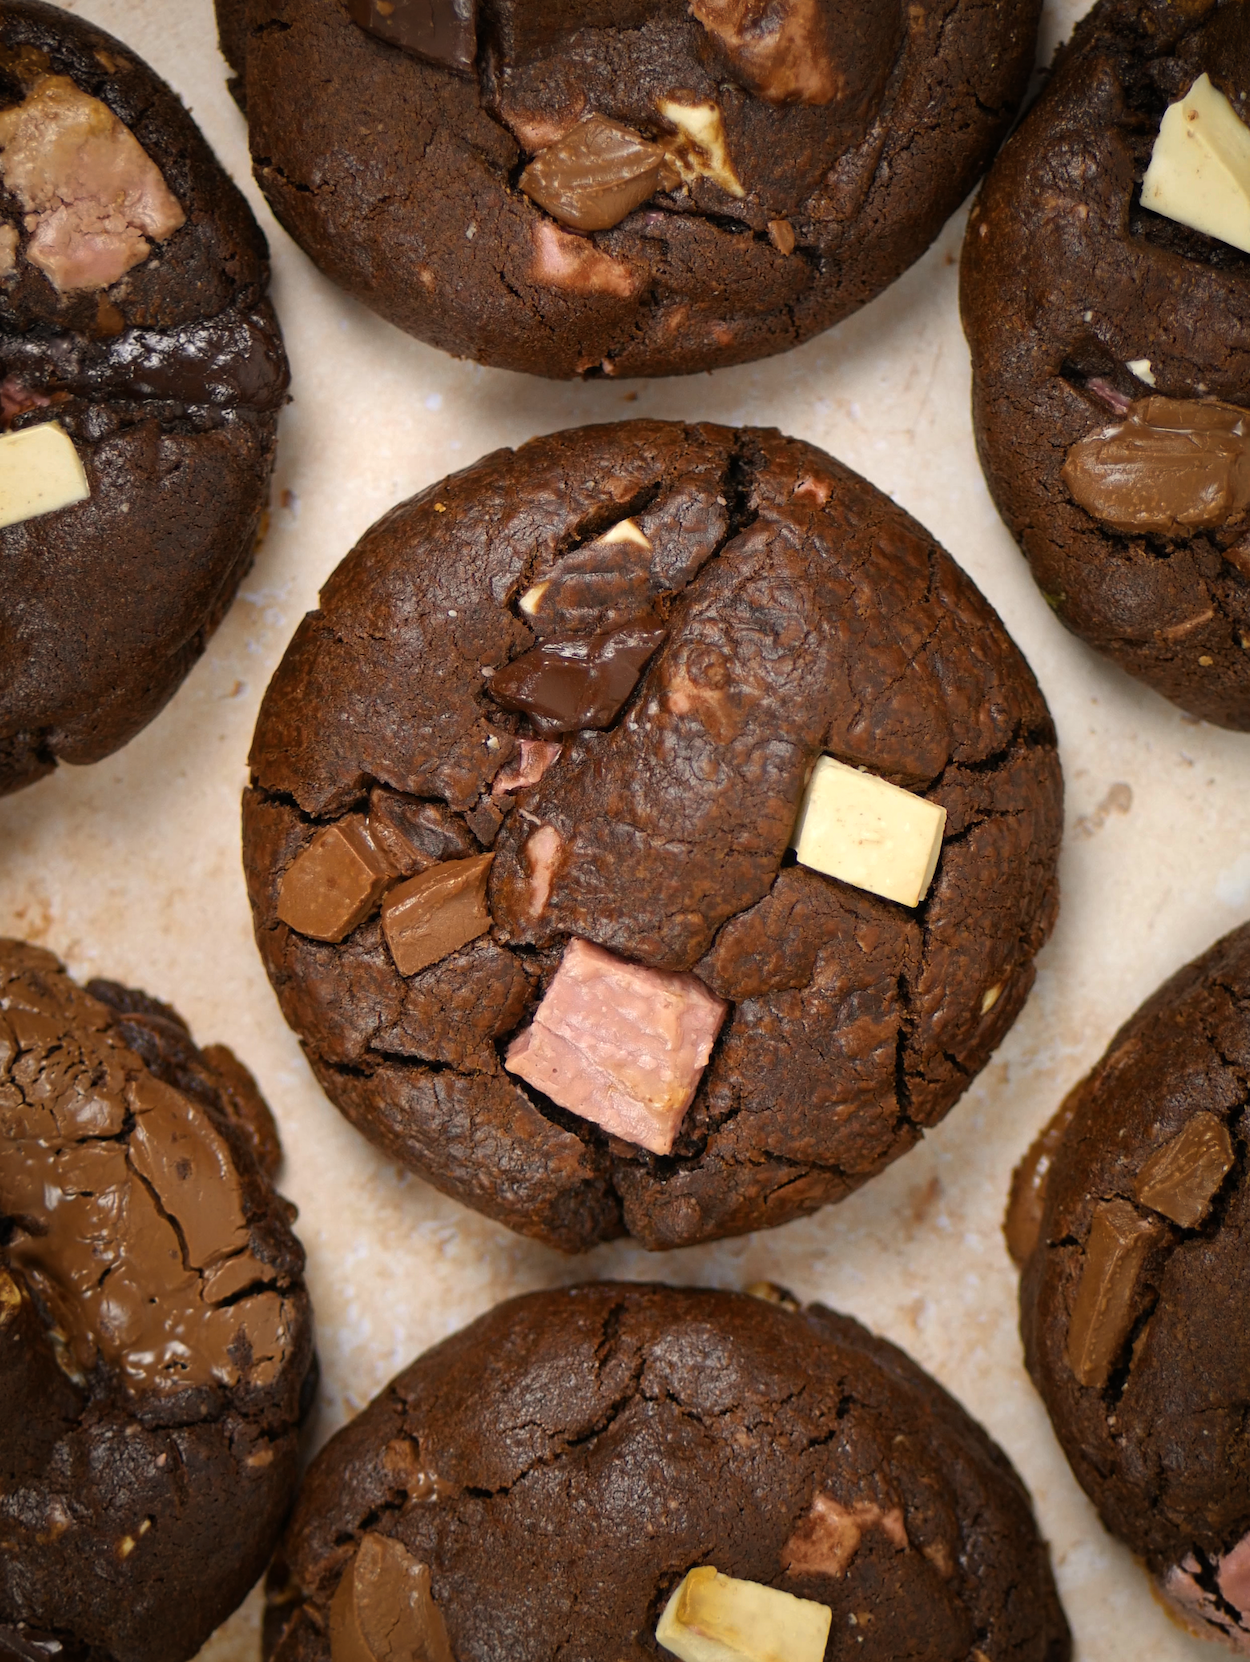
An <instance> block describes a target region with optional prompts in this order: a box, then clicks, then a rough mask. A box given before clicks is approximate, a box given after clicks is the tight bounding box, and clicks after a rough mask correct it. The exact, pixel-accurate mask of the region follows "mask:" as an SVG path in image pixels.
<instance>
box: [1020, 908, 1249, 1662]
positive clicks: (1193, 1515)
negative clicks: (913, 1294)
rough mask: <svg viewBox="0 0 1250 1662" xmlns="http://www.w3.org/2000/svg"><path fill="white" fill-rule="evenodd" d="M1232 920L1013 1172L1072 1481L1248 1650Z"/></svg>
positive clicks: (1244, 1243) (1238, 1031)
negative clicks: (1229, 931)
mask: <svg viewBox="0 0 1250 1662" xmlns="http://www.w3.org/2000/svg"><path fill="white" fill-rule="evenodd" d="M1248 1132H1250V925H1246V926H1245V927H1244V928H1242V929H1239V930H1236V931H1235V932H1234V933H1233V934H1231V935H1228V936H1226V937H1225V938H1224V939H1223V940H1222V941H1220V942H1218V943H1217V944H1216V945H1215V946H1214V947H1212V949H1211V950H1210V951H1209V952H1208V953H1206V954H1205V955H1204V956H1203V957H1201V958H1199V959H1198V960H1197V961H1196V962H1195V963H1192V964H1189V965H1188V966H1187V967H1186V968H1185V969H1183V970H1181V971H1180V973H1179V974H1177V975H1175V976H1173V977H1172V979H1171V980H1170V981H1169V982H1167V983H1166V985H1165V986H1163V987H1162V988H1161V989H1160V990H1159V991H1158V992H1157V993H1156V994H1155V995H1154V997H1153V998H1151V999H1150V1000H1149V1001H1148V1002H1147V1003H1146V1004H1144V1005H1143V1006H1142V1008H1141V1009H1140V1010H1139V1011H1138V1012H1137V1014H1136V1015H1135V1016H1133V1018H1132V1019H1131V1020H1130V1021H1128V1022H1127V1023H1126V1024H1125V1025H1124V1027H1122V1028H1121V1029H1120V1031H1119V1033H1117V1034H1116V1036H1115V1038H1114V1039H1113V1040H1112V1042H1111V1047H1110V1049H1109V1050H1108V1051H1107V1054H1106V1056H1104V1057H1103V1059H1102V1061H1101V1062H1100V1063H1099V1064H1098V1066H1097V1067H1096V1068H1095V1069H1094V1071H1093V1072H1092V1073H1091V1074H1090V1075H1089V1077H1088V1078H1086V1079H1085V1080H1083V1081H1082V1082H1081V1084H1080V1085H1078V1086H1077V1087H1076V1089H1075V1090H1074V1091H1073V1092H1072V1094H1071V1095H1070V1096H1069V1097H1068V1099H1067V1100H1066V1102H1065V1103H1064V1104H1063V1107H1062V1108H1061V1109H1060V1111H1059V1114H1058V1115H1057V1117H1056V1118H1055V1120H1054V1121H1053V1122H1052V1123H1051V1125H1050V1126H1049V1127H1047V1129H1046V1131H1045V1132H1044V1133H1043V1135H1042V1137H1041V1138H1040V1139H1039V1140H1038V1142H1037V1143H1036V1144H1035V1145H1034V1147H1033V1149H1032V1150H1031V1151H1030V1153H1029V1155H1028V1157H1027V1158H1026V1159H1025V1161H1024V1163H1023V1164H1022V1165H1021V1167H1020V1168H1019V1170H1018V1171H1017V1173H1016V1176H1015V1181H1014V1184H1013V1190H1012V1203H1011V1210H1010V1212H1009V1214H1008V1220H1007V1238H1008V1244H1009V1245H1010V1247H1011V1250H1012V1255H1013V1256H1014V1257H1015V1259H1016V1261H1017V1262H1018V1263H1019V1264H1021V1265H1022V1267H1023V1278H1022V1280H1021V1285H1020V1326H1021V1332H1022V1334H1023V1336H1024V1347H1025V1358H1026V1361H1027V1363H1028V1367H1029V1372H1030V1373H1031V1374H1032V1376H1033V1379H1034V1381H1035V1383H1036V1384H1037V1387H1038V1389H1039V1390H1040V1391H1041V1393H1042V1396H1043V1398H1044V1399H1045V1402H1046V1407H1047V1409H1048V1410H1049V1412H1050V1417H1051V1420H1052V1421H1053V1423H1054V1427H1055V1431H1056V1434H1057V1435H1058V1437H1059V1441H1060V1442H1061V1443H1062V1445H1063V1449H1064V1452H1065V1454H1066V1455H1067V1457H1068V1460H1069V1461H1070V1462H1071V1465H1072V1469H1073V1471H1074V1472H1075V1473H1076V1476H1077V1479H1078V1481H1079V1482H1080V1484H1081V1486H1082V1488H1084V1489H1085V1491H1086V1493H1087V1494H1088V1495H1089V1496H1090V1498H1091V1499H1092V1500H1093V1502H1094V1504H1095V1506H1097V1508H1098V1511H1099V1514H1100V1516H1101V1517H1102V1520H1103V1522H1104V1523H1105V1524H1106V1526H1107V1528H1108V1529H1109V1530H1111V1532H1112V1533H1113V1534H1114V1535H1117V1536H1118V1537H1119V1538H1120V1539H1121V1540H1122V1541H1126V1542H1127V1543H1128V1545H1129V1546H1130V1547H1131V1548H1132V1549H1133V1551H1134V1552H1136V1553H1139V1554H1140V1555H1141V1557H1142V1558H1143V1559H1144V1560H1145V1562H1146V1565H1147V1567H1148V1569H1149V1570H1150V1572H1151V1574H1152V1575H1153V1576H1154V1577H1155V1578H1156V1580H1157V1582H1158V1584H1159V1586H1160V1587H1161V1589H1162V1591H1163V1593H1164V1595H1165V1597H1166V1598H1167V1599H1168V1601H1169V1602H1170V1603H1171V1604H1172V1606H1173V1607H1174V1608H1175V1609H1176V1610H1177V1612H1178V1613H1179V1614H1180V1616H1181V1617H1182V1619H1183V1620H1184V1621H1185V1622H1186V1623H1187V1625H1189V1626H1191V1627H1192V1628H1193V1629H1194V1631H1195V1632H1198V1633H1200V1634H1202V1635H1203V1636H1204V1637H1206V1638H1218V1639H1223V1640H1224V1641H1225V1642H1226V1643H1228V1644H1230V1645H1231V1646H1232V1648H1233V1649H1234V1650H1237V1651H1239V1652H1240V1653H1241V1654H1242V1655H1250V1453H1248V1452H1247V1449H1246V1440H1245V1425H1246V1418H1247V1414H1248V1413H1250V1368H1248V1366H1247V1337H1246V1333H1247V1324H1246V1311H1247V1297H1246V1287H1247V1285H1248V1284H1250V1184H1248V1183H1247V1175H1246V1139H1247V1134H1248Z"/></svg>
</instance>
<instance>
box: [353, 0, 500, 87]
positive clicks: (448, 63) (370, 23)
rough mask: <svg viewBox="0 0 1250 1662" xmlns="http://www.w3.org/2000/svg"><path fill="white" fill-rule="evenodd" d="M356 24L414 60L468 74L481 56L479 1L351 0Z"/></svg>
mask: <svg viewBox="0 0 1250 1662" xmlns="http://www.w3.org/2000/svg"><path fill="white" fill-rule="evenodd" d="M351 16H352V22H353V23H358V24H359V25H360V27H361V28H362V29H366V30H368V32H369V33H370V34H371V35H376V36H377V37H378V39H379V40H384V41H387V42H388V43H389V44H390V45H391V46H398V47H399V48H400V50H401V51H403V52H411V53H412V54H413V56H414V57H418V58H425V59H427V60H428V61H429V62H430V63H437V64H443V65H444V66H445V67H446V68H448V69H459V70H463V71H465V72H466V73H467V72H468V71H470V70H472V68H473V60H474V58H475V56H476V54H477V5H476V0H351Z"/></svg>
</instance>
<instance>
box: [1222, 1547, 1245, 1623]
mask: <svg viewBox="0 0 1250 1662" xmlns="http://www.w3.org/2000/svg"><path fill="white" fill-rule="evenodd" d="M1216 1580H1217V1581H1218V1582H1219V1584H1220V1592H1221V1593H1222V1594H1223V1596H1224V1597H1225V1598H1226V1599H1227V1600H1228V1602H1229V1603H1230V1604H1231V1605H1232V1606H1233V1607H1234V1608H1235V1609H1237V1610H1240V1611H1241V1614H1242V1617H1243V1618H1244V1619H1246V1620H1248V1621H1250V1535H1243V1536H1242V1538H1241V1540H1240V1541H1238V1543H1237V1545H1236V1546H1235V1547H1233V1549H1232V1550H1231V1551H1230V1552H1226V1553H1225V1554H1224V1556H1223V1558H1221V1559H1220V1568H1219V1573H1218V1575H1217V1576H1216Z"/></svg>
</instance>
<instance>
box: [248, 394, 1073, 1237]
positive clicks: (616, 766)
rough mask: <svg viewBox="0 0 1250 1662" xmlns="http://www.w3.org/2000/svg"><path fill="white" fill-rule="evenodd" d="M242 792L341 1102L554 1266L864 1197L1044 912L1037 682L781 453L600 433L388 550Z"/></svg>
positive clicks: (498, 460)
mask: <svg viewBox="0 0 1250 1662" xmlns="http://www.w3.org/2000/svg"><path fill="white" fill-rule="evenodd" d="M251 766H252V773H253V782H252V786H251V788H250V790H249V791H248V792H247V794H246V797H245V803H244V864H245V868H246V871H247V877H248V884H249V891H250V895H251V901H252V908H253V918H254V924H255V930H256V938H257V941H258V943H259V946H260V950H261V953H262V956H263V957H264V960H265V964H266V968H267V969H268V971H269V975H270V977H271V979H272V981H273V984H274V987H275V988H276V990H277V993H278V997H279V999H280V1001H281V1004H282V1008H283V1012H284V1014H285V1015H286V1018H287V1020H288V1021H289V1022H290V1023H291V1025H292V1026H293V1027H294V1028H295V1030H296V1031H297V1032H298V1033H299V1035H300V1037H301V1039H302V1041H303V1043H304V1046H305V1049H306V1051H307V1053H308V1056H309V1059H310V1061H311V1063H312V1066H313V1068H314V1070H315V1071H316V1073H317V1077H318V1079H319V1080H320V1082H321V1084H322V1086H323V1087H324V1089H325V1090H326V1092H327V1094H328V1095H329V1096H330V1098H331V1099H332V1100H333V1101H334V1102H335V1103H336V1104H337V1106H338V1107H339V1108H340V1109H341V1110H342V1111H343V1113H345V1114H346V1115H347V1117H348V1118H349V1119H350V1120H351V1121H352V1122H353V1123H354V1124H355V1125H357V1126H358V1127H359V1128H360V1129H361V1130H362V1131H363V1132H364V1133H365V1135H366V1136H368V1137H370V1138H371V1139H372V1140H373V1141H374V1142H375V1143H377V1144H378V1145H379V1146H380V1147H382V1148H383V1149H385V1150H386V1152H387V1153H388V1155H390V1156H391V1157H392V1158H394V1159H397V1160H400V1161H402V1162H403V1163H404V1164H405V1165H408V1166H410V1167H412V1168H414V1169H415V1170H417V1171H418V1172H420V1173H422V1174H423V1175H424V1176H426V1177H427V1178H428V1179H429V1180H430V1181H431V1182H433V1183H435V1184H436V1185H437V1186H438V1187H440V1188H442V1189H443V1190H444V1191H445V1192H447V1193H450V1194H452V1195H454V1196H456V1197H457V1198H458V1199H460V1200H462V1201H464V1202H466V1203H467V1204H469V1205H471V1206H475V1207H477V1208H479V1209H480V1210H482V1211H485V1212H487V1213H489V1214H490V1215H491V1216H493V1217H496V1218H498V1219H500V1220H501V1221H502V1222H504V1223H506V1224H508V1225H509V1226H510V1227H511V1228H513V1229H517V1230H519V1231H521V1232H522V1233H525V1234H528V1235H533V1236H537V1237H538V1238H539V1239H542V1240H545V1241H548V1242H550V1243H551V1244H553V1245H556V1246H559V1247H562V1248H564V1249H565V1250H570V1251H577V1250H582V1249H585V1248H587V1247H589V1246H592V1245H593V1244H595V1243H596V1242H597V1241H601V1240H606V1239H610V1238H612V1237H613V1236H616V1235H620V1234H622V1233H630V1234H632V1235H634V1236H635V1237H637V1238H638V1239H639V1240H642V1241H645V1242H646V1243H647V1245H649V1246H652V1247H670V1246H680V1245H686V1244H689V1243H691V1242H693V1241H697V1240H708V1239H712V1238H715V1237H717V1236H724V1235H731V1234H740V1233H743V1232H745V1231H747V1230H751V1229H756V1228H760V1227H763V1226H768V1225H771V1224H776V1223H783V1222H785V1221H787V1220H788V1219H790V1218H794V1217H799V1216H803V1215H805V1214H807V1213H809V1212H812V1211H814V1210H816V1209H817V1208H818V1207H820V1206H822V1205H825V1204H827V1203H828V1202H831V1201H836V1200H840V1199H842V1198H843V1197H844V1196H845V1195H847V1194H849V1193H850V1192H851V1191H852V1190H853V1189H855V1188H857V1187H858V1186H859V1185H860V1184H861V1183H863V1182H865V1181H866V1180H867V1179H868V1178H869V1177H870V1176H872V1175H873V1173H874V1172H876V1171H878V1170H879V1169H880V1168H881V1167H882V1166H884V1165H885V1164H887V1163H888V1162H889V1161H890V1160H893V1159H895V1158H897V1157H898V1156H899V1155H901V1154H903V1153H904V1152H905V1151H906V1150H907V1149H908V1148H910V1147H912V1146H913V1145H914V1144H915V1142H917V1141H918V1139H919V1138H920V1136H921V1135H922V1133H923V1130H924V1128H925V1127H927V1126H930V1125H933V1124H935V1123H936V1122H937V1121H938V1120H939V1119H941V1118H942V1117H943V1115H944V1114H945V1113H946V1112H947V1111H948V1110H949V1109H950V1108H951V1107H952V1106H953V1104H954V1103H955V1101H956V1100H957V1099H958V1097H959V1096H960V1095H961V1093H962V1092H963V1091H964V1089H965V1088H966V1087H967V1085H968V1082H969V1081H970V1080H971V1079H972V1078H973V1077H974V1076H975V1074H976V1073H977V1071H978V1070H979V1069H980V1068H981V1067H982V1066H983V1065H984V1063H985V1061H986V1060H987V1059H988V1057H989V1055H990V1054H991V1052H992V1050H993V1049H994V1047H995V1046H996V1045H997V1044H998V1043H999V1041H1000V1040H1001V1038H1002V1036H1003V1035H1004V1034H1005V1033H1006V1031H1007V1029H1008V1027H1009V1026H1010V1025H1011V1023H1012V1021H1013V1020H1014V1019H1015V1017H1016V1015H1017V1013H1018V1012H1019V1010H1020V1008H1021V1006H1022V1005H1023V1002H1024V1000H1025V998H1026V997H1027V995H1028V991H1029V988H1030V986H1031V984H1032V980H1033V958H1034V954H1035V953H1036V952H1037V951H1038V949H1039V948H1040V946H1041V944H1042V943H1043V941H1044V940H1045V939H1046V936H1047V934H1048V933H1049V931H1050V928H1051V924H1052V921H1053V918H1054V914H1055V907H1056V903H1057V896H1056V879H1055V865H1056V855H1057V848H1058V840H1059V833H1060V821H1061V809H1060V797H1061V782H1060V775H1059V765H1058V760H1057V756H1056V750H1055V739H1054V733H1053V729H1052V727H1051V723H1050V718H1049V715H1048V713H1047V710H1046V706H1045V703H1044V701H1043V699H1042V696H1041V693H1040V692H1039V690H1038V688H1037V685H1036V683H1035V682H1034V680H1033V678H1032V676H1031V674H1030V673H1029V670H1028V667H1027V665H1026V664H1025V662H1024V660H1023V658H1022V657H1021V656H1020V654H1019V652H1018V651H1017V649H1016V648H1015V647H1014V645H1013V644H1012V643H1011V641H1010V640H1009V638H1008V637H1007V634H1006V632H1005V631H1004V629H1003V627H1002V625H1001V623H1000V622H999V620H998V619H997V618H996V617H995V615H994V613H993V612H992V611H991V609H990V608H989V606H988V605H987V604H986V603H985V601H984V600H983V599H982V597H981V596H980V595H979V594H978V593H977V591H976V589H975V588H974V587H973V585H972V583H971V582H970V581H969V580H968V578H967V577H966V576H965V575H964V574H963V573H962V572H961V571H960V570H959V569H958V567H957V566H956V565H955V564H954V562H953V561H952V560H951V559H950V558H949V556H947V555H946V554H945V553H943V552H942V550H941V549H939V548H938V547H937V546H936V545H935V544H934V542H933V540H932V539H931V538H930V537H929V536H928V535H927V534H926V533H925V532H924V531H923V530H922V529H921V527H920V526H918V525H916V524H915V522H914V521H912V520H910V519H909V518H908V517H907V516H906V515H905V514H904V513H902V512H901V511H900V510H899V509H898V508H897V507H895V506H894V505H893V504H892V503H891V502H889V501H888V500H887V499H886V498H885V497H884V496H882V495H881V494H880V493H879V492H878V491H876V490H874V489H873V488H872V487H871V486H870V485H868V484H867V483H866V482H865V481H864V480H862V479H860V478H858V477H857V476H856V475H854V474H853V473H851V472H849V471H848V470H847V469H846V468H844V467H842V466H841V465H840V464H839V463H837V462H835V461H834V460H833V459H832V458H831V457H829V456H826V455H824V454H823V453H822V452H821V451H819V450H816V449H814V448H813V447H811V446H810V445H805V444H801V443H798V442H796V441H793V440H789V439H785V438H783V437H782V436H781V435H780V434H777V433H775V432H765V431H758V430H744V431H738V432H735V431H732V430H730V429H727V428H720V427H713V426H682V425H680V424H678V423H670V422H655V421H637V422H627V423H621V424H619V425H616V426H604V427H592V428H583V429H579V430H575V431H572V432H566V433H558V434H554V435H552V436H550V437H547V438H543V439H536V440H534V441H532V442H531V443H530V444H528V445H526V446H524V447H523V448H522V449H521V450H519V451H517V452H516V453H515V454H513V453H511V452H507V451H501V452H497V453H496V454H495V455H493V456H488V457H486V458H485V459H484V460H482V461H480V462H478V463H477V464H476V465H474V466H473V467H471V468H469V469H467V470H466V471H465V472H464V473H461V474H459V475H457V476H455V477H454V478H451V479H445V480H443V481H441V482H440V483H438V484H437V485H434V486H432V487H431V488H430V489H429V490H428V491H426V492H424V493H423V494H422V495H421V496H419V497H417V498H415V499H413V500H412V501H411V502H408V503H404V504H402V505H400V506H399V507H397V508H395V509H394V510H392V511H391V512H390V513H389V514H388V515H387V516H386V517H385V518H384V519H383V520H381V521H380V522H379V523H378V524H377V525H376V526H375V527H374V528H373V529H372V530H371V531H369V532H367V533H366V535H365V537H364V538H363V539H362V541H361V542H360V543H359V545H358V546H357V548H356V549H355V550H354V551H353V552H352V553H351V554H349V555H348V556H347V558H346V559H345V560H344V562H343V563H342V565H341V566H340V567H339V568H338V570H337V571H336V572H335V573H334V574H333V575H332V576H331V578H330V580H329V582H328V583H327V585H326V586H325V588H324V589H323V591H322V595H321V607H320V610H319V611H317V612H315V613H313V614H311V615H310V616H309V617H308V618H306V619H305V621H304V622H303V623H302V624H301V626H300V628H299V631H298V632H297V634H296V636H295V639H294V640H293V642H292V643H291V646H290V648H289V649H288V651H287V654H286V657H285V658H284V660H283V662H282V664H281V666H280V667H279V669H278V671H277V673H276V674H275V676H274V678H273V681H272V682H271V684H270V687H269V690H268V692H267V694H266V697H265V701H264V705H263V707H262V711H261V715H260V718H259V721H258V724H257V728H256V734H255V738H254V742H253V747H252V756H251Z"/></svg>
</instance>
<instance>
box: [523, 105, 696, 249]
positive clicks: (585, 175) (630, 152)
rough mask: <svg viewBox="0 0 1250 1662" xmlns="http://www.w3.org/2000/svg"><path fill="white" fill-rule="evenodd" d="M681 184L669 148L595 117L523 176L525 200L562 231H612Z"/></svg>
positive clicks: (560, 141)
mask: <svg viewBox="0 0 1250 1662" xmlns="http://www.w3.org/2000/svg"><path fill="white" fill-rule="evenodd" d="M662 181H664V182H665V187H666V188H667V189H672V188H673V187H674V186H675V185H677V184H678V183H679V176H678V173H677V169H676V168H675V167H674V166H673V165H672V163H670V162H669V161H668V157H667V154H666V152H665V151H664V149H663V147H662V146H660V145H658V144H651V143H649V142H648V141H647V140H646V139H644V138H643V136H642V134H641V133H636V132H634V130H633V129H632V128H631V127H624V126H622V125H621V123H620V122H619V121H609V120H608V119H607V118H606V117H605V116H601V115H591V116H587V117H586V119H585V120H584V121H579V122H578V124H577V126H576V127H574V128H573V129H572V131H571V132H568V133H566V134H565V135H564V137H563V138H561V139H557V141H556V142H555V143H554V144H551V145H548V147H547V148H546V149H545V150H542V151H540V152H539V154H538V155H537V156H535V158H534V160H533V161H532V162H531V163H530V164H529V166H528V167H527V168H526V169H525V172H524V173H523V174H522V175H521V179H520V186H521V189H522V190H523V191H524V192H525V194H526V195H527V196H528V197H530V198H531V199H532V200H533V201H535V202H537V203H538V205H539V207H540V208H545V209H546V210H547V212H548V213H549V214H550V215H551V217H552V218H553V219H558V220H559V221H560V223H561V225H571V226H572V227H573V229H574V230H575V231H610V230H611V229H612V227H613V226H614V225H619V224H620V222H621V221H622V220H623V219H624V218H625V217H626V216H627V215H628V214H631V213H633V211H634V209H635V208H638V207H641V206H642V204H643V203H644V202H645V201H646V200H647V198H648V197H649V196H654V195H655V193H656V191H657V190H659V189H660V186H661V182H662Z"/></svg>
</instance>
